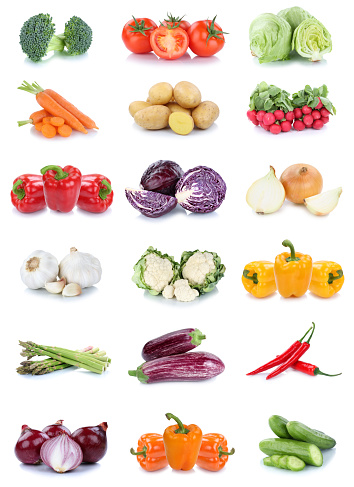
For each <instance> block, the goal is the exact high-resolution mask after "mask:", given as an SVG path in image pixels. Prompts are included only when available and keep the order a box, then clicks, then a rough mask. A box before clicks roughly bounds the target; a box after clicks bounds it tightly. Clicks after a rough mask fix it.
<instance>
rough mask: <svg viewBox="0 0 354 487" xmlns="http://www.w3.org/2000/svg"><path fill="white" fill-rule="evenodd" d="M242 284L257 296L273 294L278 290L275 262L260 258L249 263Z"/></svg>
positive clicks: (262, 296) (263, 296)
mask: <svg viewBox="0 0 354 487" xmlns="http://www.w3.org/2000/svg"><path fill="white" fill-rule="evenodd" d="M242 284H243V286H244V288H245V289H246V291H248V292H249V293H251V294H252V295H253V296H255V297H256V298H265V297H266V296H269V295H270V294H273V293H274V292H275V291H276V290H277V286H276V284H275V277H274V264H273V262H268V261H267V260H260V261H258V262H250V263H249V264H247V265H246V267H245V269H244V271H243V274H242Z"/></svg>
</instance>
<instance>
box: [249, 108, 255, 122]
mask: <svg viewBox="0 0 354 487" xmlns="http://www.w3.org/2000/svg"><path fill="white" fill-rule="evenodd" d="M256 116H257V112H256V110H248V111H247V118H248V119H249V120H251V122H252V120H255V119H256Z"/></svg>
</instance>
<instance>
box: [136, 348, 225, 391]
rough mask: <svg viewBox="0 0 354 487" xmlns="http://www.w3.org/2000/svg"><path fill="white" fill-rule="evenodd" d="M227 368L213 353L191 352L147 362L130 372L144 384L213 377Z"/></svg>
mask: <svg viewBox="0 0 354 487" xmlns="http://www.w3.org/2000/svg"><path fill="white" fill-rule="evenodd" d="M224 370H225V365H224V363H223V362H222V361H221V360H220V359H219V357H217V356H216V355H213V354H212V353H208V352H190V353H182V354H180V355H170V356H169V357H161V358H157V359H155V360H151V361H150V362H145V363H143V364H142V365H140V367H138V368H137V369H136V370H129V371H128V374H129V375H131V376H132V377H136V378H137V379H139V380H140V382H142V383H143V384H152V383H153V382H185V381H200V380H207V379H211V378H212V377H216V376H217V375H219V374H221V373H222V372H224Z"/></svg>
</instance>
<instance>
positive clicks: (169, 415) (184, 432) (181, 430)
mask: <svg viewBox="0 0 354 487" xmlns="http://www.w3.org/2000/svg"><path fill="white" fill-rule="evenodd" d="M165 416H166V418H167V419H168V420H170V419H174V420H175V421H176V423H177V424H178V429H176V430H175V433H177V434H181V435H187V434H188V433H189V430H188V429H187V428H185V427H184V426H183V423H182V421H181V420H180V419H179V418H177V416H175V415H174V414H172V413H166V415H165Z"/></svg>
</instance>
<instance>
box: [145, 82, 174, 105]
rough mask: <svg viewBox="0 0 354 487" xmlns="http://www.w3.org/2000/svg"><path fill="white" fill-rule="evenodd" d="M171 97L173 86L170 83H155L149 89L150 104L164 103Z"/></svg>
mask: <svg viewBox="0 0 354 487" xmlns="http://www.w3.org/2000/svg"><path fill="white" fill-rule="evenodd" d="M172 97H173V86H171V85H170V83H165V82H162V83H156V85H153V86H152V87H151V88H150V90H149V103H150V104H151V105H166V103H168V102H169V101H170V100H171V99H172Z"/></svg>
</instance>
